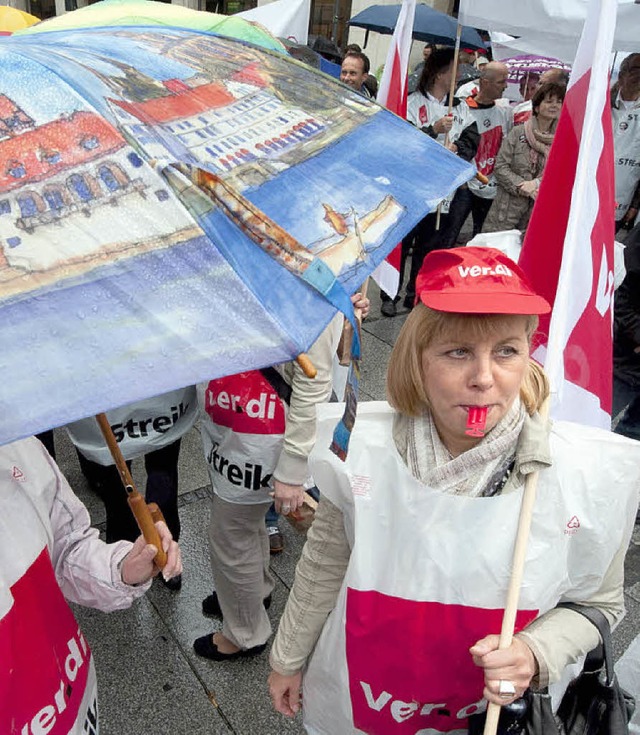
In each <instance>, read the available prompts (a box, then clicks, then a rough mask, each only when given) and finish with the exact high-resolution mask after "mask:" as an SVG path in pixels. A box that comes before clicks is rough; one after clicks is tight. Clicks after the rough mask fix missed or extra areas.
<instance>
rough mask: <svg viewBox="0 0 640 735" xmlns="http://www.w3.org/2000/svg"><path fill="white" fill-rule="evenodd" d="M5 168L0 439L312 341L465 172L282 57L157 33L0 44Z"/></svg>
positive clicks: (392, 120) (386, 117)
mask: <svg viewBox="0 0 640 735" xmlns="http://www.w3.org/2000/svg"><path fill="white" fill-rule="evenodd" d="M0 161H2V162H3V163H2V164H1V165H0V338H1V339H2V340H3V344H5V345H7V344H8V345H16V348H15V349H13V348H12V349H10V350H6V351H5V354H3V355H2V357H0V380H1V381H2V383H3V385H4V386H6V387H7V389H6V390H5V391H3V396H2V399H1V400H0V405H2V407H3V409H4V411H3V416H5V417H13V418H8V419H6V420H5V421H3V424H2V427H1V429H0V442H6V441H10V440H11V439H14V438H17V437H19V436H23V435H26V434H29V433H33V432H35V431H39V430H42V429H45V428H48V427H50V426H57V425H62V424H64V423H67V422H68V421H70V420H73V419H77V418H80V417H83V416H86V415H90V414H92V413H96V412H97V411H100V410H107V409H109V408H111V407H114V406H118V405H122V404H125V403H129V402H132V401H134V400H138V399H141V398H145V397H148V396H150V395H154V394H159V393H161V392H163V391H165V390H170V389H172V388H175V387H180V386H183V385H188V384H191V383H194V382H197V381H200V380H205V379H208V378H212V377H217V376H220V375H224V374H228V373H232V372H237V371H240V370H243V369H249V368H253V367H260V366H264V365H268V364H274V363H277V362H281V361H283V360H286V359H289V358H291V357H292V356H295V355H296V354H298V353H299V352H302V351H304V350H305V349H308V347H309V346H310V344H311V343H312V342H313V341H314V340H315V338H316V337H317V336H318V334H319V332H320V331H321V329H322V328H323V327H324V325H325V324H326V323H327V322H328V321H329V319H330V318H331V316H332V314H333V313H335V308H336V307H337V308H343V309H348V294H349V293H351V292H353V291H354V290H355V289H356V288H357V287H358V285H359V284H360V283H361V282H362V281H363V280H364V278H365V277H366V276H367V274H368V273H369V272H370V271H371V270H372V269H373V268H374V267H375V266H376V265H377V264H378V263H379V262H380V261H381V259H382V258H383V257H384V256H385V255H386V253H388V252H389V250H390V249H391V248H392V247H393V245H394V244H395V243H396V242H398V241H399V240H400V239H401V237H402V236H403V235H404V234H405V233H406V232H407V231H408V230H409V229H411V227H413V226H414V225H415V224H416V222H417V221H418V220H419V219H421V218H422V217H423V216H424V214H426V212H427V211H429V210H430V209H432V208H433V207H434V206H435V204H436V203H437V201H439V200H440V199H441V198H443V197H444V196H445V195H446V194H448V193H449V192H450V191H451V190H452V189H454V188H455V187H456V186H458V185H459V184H460V183H462V182H463V181H465V180H466V179H468V178H469V177H470V175H471V174H472V172H473V171H472V169H471V167H470V166H468V165H467V164H464V163H463V162H461V161H459V160H458V159H456V158H455V157H454V156H452V155H450V154H449V153H447V152H446V151H444V150H443V149H442V148H441V147H440V146H438V145H436V144H435V143H433V141H431V140H430V139H429V138H428V137H427V136H425V135H424V134H422V133H419V132H418V131H416V130H415V129H413V128H412V127H411V126H409V125H408V124H407V123H405V122H404V121H402V120H400V119H398V118H396V117H395V116H394V115H392V114H390V113H388V112H387V111H386V110H383V109H382V108H380V107H378V106H377V105H375V104H374V103H371V102H369V101H368V100H365V99H364V98H363V97H361V96H360V95H358V94H356V93H354V92H353V91H351V90H349V89H347V88H345V87H344V86H342V85H341V84H339V83H338V82H335V81H333V80H331V79H329V78H328V77H326V76H324V75H321V74H319V73H317V72H315V71H314V70H311V69H308V68H307V67H304V66H303V65H302V64H299V63H297V62H295V61H292V60H290V59H288V58H287V57H285V56H282V55H280V54H277V53H270V52H266V51H265V50H263V49H259V48H256V47H253V46H251V45H248V44H243V43H241V42H237V41H232V40H230V39H224V38H218V37H216V36H213V35H211V34H203V33H197V32H192V31H178V30H173V29H170V30H167V29H158V28H137V29H129V28H124V29H123V28H118V29H110V30H106V29H98V30H75V31H66V32H56V33H48V34H46V35H45V34H42V35H41V36H37V35H32V36H25V37H22V38H18V37H11V38H8V39H6V40H3V43H2V44H1V45H0ZM320 292H322V293H320Z"/></svg>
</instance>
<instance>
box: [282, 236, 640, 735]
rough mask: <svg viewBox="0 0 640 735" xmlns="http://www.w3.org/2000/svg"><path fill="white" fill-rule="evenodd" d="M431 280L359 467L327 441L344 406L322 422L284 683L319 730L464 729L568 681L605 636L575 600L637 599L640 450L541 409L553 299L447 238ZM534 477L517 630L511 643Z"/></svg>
mask: <svg viewBox="0 0 640 735" xmlns="http://www.w3.org/2000/svg"><path fill="white" fill-rule="evenodd" d="M417 285H418V295H419V298H420V303H419V304H418V305H417V306H416V307H415V308H414V310H413V311H412V313H411V314H410V316H409V317H408V318H407V321H406V322H405V325H404V327H403V329H402V332H401V333H400V336H399V337H398V340H397V342H396V344H395V347H394V350H393V352H392V355H391V358H390V362H389V369H388V377H387V386H388V393H389V398H390V402H391V404H392V406H394V409H392V408H391V407H389V405H387V404H384V403H365V404H361V405H360V406H359V411H358V419H357V421H356V423H355V428H354V432H353V435H352V438H351V444H350V449H349V455H348V457H347V459H346V462H342V461H341V460H340V459H338V458H337V457H335V456H334V455H333V454H332V453H331V452H330V451H329V450H328V449H327V447H328V445H329V438H330V436H331V433H332V431H333V425H334V424H335V421H336V418H337V417H338V415H339V411H336V410H335V409H334V410H333V412H331V411H330V409H331V407H330V406H329V407H327V408H328V409H329V410H328V411H326V414H327V415H324V416H323V415H321V416H320V418H319V428H318V439H317V442H316V450H315V451H314V454H313V455H312V458H311V470H312V472H313V476H314V479H315V480H316V483H317V485H318V487H319V488H320V490H321V493H322V499H321V502H320V506H319V508H318V511H317V514H316V518H315V521H314V524H313V526H312V527H311V529H310V531H309V535H308V538H307V543H306V545H305V548H304V549H303V552H302V556H301V559H300V562H299V563H298V567H297V569H296V578H295V581H294V584H293V587H292V590H291V594H290V596H289V600H288V602H287V606H286V608H285V611H284V614H283V616H282V619H281V622H280V627H279V630H278V633H277V635H276V638H275V641H274V644H273V648H272V651H271V666H272V669H273V671H272V673H271V676H270V679H269V685H270V690H271V696H272V699H273V702H274V706H275V708H276V709H277V710H278V711H280V712H282V713H283V714H285V715H287V716H293V715H294V714H295V713H296V712H297V711H298V710H299V709H300V707H301V702H302V707H303V713H304V724H305V728H306V731H307V732H308V733H309V734H310V735H335V734H336V733H340V735H356V733H363V732H366V733H368V735H395V734H396V733H398V734H400V733H406V732H412V733H418V732H420V733H429V734H430V735H437V733H456V734H462V733H466V732H467V730H468V718H469V716H471V715H474V714H477V713H478V712H481V711H482V710H483V709H484V707H485V703H486V702H487V701H489V702H493V703H497V704H501V705H503V704H507V703H509V704H510V703H512V702H513V701H514V700H515V698H518V697H521V696H522V694H523V692H524V691H525V690H526V689H527V688H528V687H534V688H541V687H546V686H547V685H548V684H550V683H552V684H553V683H554V682H558V681H559V680H560V678H561V677H562V675H563V674H564V673H565V669H566V667H567V665H568V664H571V663H573V662H575V661H577V660H578V659H579V658H580V656H581V655H582V654H584V653H585V652H587V651H589V650H590V649H592V648H594V647H595V646H596V645H597V643H598V641H599V636H598V633H597V631H596V629H595V628H594V627H593V626H592V625H591V623H589V622H588V621H587V620H586V619H585V618H584V617H583V616H581V615H579V614H578V613H576V612H575V611H573V610H569V609H565V608H558V607H556V606H557V604H558V603H559V602H562V601H567V602H577V603H581V604H583V605H589V606H593V607H596V608H598V609H599V610H601V611H602V612H603V613H604V615H605V616H606V617H607V619H608V620H609V621H610V622H612V623H613V622H615V621H617V620H619V619H620V617H621V615H622V613H623V610H624V601H623V566H624V556H625V552H626V549H627V545H628V542H629V538H630V534H631V529H632V525H633V518H634V515H635V508H636V506H637V503H638V486H639V481H640V445H639V444H638V443H637V442H632V441H630V440H628V439H626V438H624V437H619V436H616V435H614V434H610V433H607V432H604V431H601V430H597V429H592V428H588V427H583V426H579V425H574V424H568V423H562V422H558V423H554V424H553V425H550V424H549V423H548V422H546V421H544V420H543V419H541V417H540V415H539V413H538V411H539V408H540V406H541V404H542V402H543V400H544V398H545V396H546V395H547V394H548V387H547V382H546V378H545V376H544V373H543V371H542V369H541V368H540V367H538V366H536V365H535V364H534V363H533V362H532V361H531V360H530V357H529V354H530V345H531V339H532V336H533V334H534V332H535V329H536V327H537V322H538V319H537V316H536V315H537V314H542V313H546V312H548V311H549V305H548V304H547V302H546V301H545V300H544V299H543V298H542V297H540V296H538V295H537V294H536V293H535V292H533V290H532V289H531V287H530V286H529V284H528V283H527V281H526V278H525V276H524V274H523V273H522V271H521V270H520V269H519V268H518V266H517V265H516V264H515V263H514V262H513V261H511V260H510V259H509V258H507V257H506V256H505V255H504V254H502V253H501V252H499V251H497V250H494V249H492V248H476V247H466V248H454V249H451V250H446V251H434V252H432V253H430V254H428V255H427V257H426V258H425V262H424V266H423V270H422V272H421V274H420V276H419V279H418V284H417ZM331 414H332V415H331ZM536 471H537V472H539V482H538V491H537V498H536V502H535V507H534V511H533V521H532V529H531V536H530V539H529V543H528V547H527V555H526V564H525V576H524V582H523V585H522V587H521V590H520V599H519V605H518V608H519V610H518V612H517V614H516V626H515V627H516V635H515V637H514V640H513V642H512V644H511V645H510V646H509V648H506V649H504V650H498V642H499V636H498V635H497V634H498V633H499V631H500V627H501V619H502V609H503V607H504V605H505V600H506V597H507V589H508V585H509V578H510V570H511V558H512V553H513V547H514V540H515V536H516V529H517V525H518V516H519V510H520V505H521V499H522V488H523V484H524V481H525V478H526V477H527V476H529V475H530V474H531V473H532V472H536ZM302 686H304V693H303V699H302V700H301V699H300V693H301V688H302ZM409 721H410V723H411V724H410V726H409V730H407V727H408V722H409Z"/></svg>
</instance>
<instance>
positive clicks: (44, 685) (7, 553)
mask: <svg viewBox="0 0 640 735" xmlns="http://www.w3.org/2000/svg"><path fill="white" fill-rule="evenodd" d="M31 441H32V442H33V444H35V443H36V442H35V441H33V440H31ZM25 445H27V446H28V444H27V443H26V442H19V443H17V444H16V445H11V446H10V447H3V450H2V451H3V453H2V456H1V457H0V508H1V512H0V732H1V733H3V735H44V734H45V733H46V734H47V735H81V734H82V735H95V733H97V732H98V730H97V727H98V725H97V715H98V712H97V701H96V677H95V671H94V667H93V661H92V658H91V652H90V650H89V647H88V646H87V643H86V641H85V640H84V638H83V636H82V633H81V632H80V630H79V628H78V623H77V622H76V620H75V618H74V617H73V613H72V612H71V610H70V609H69V606H68V605H67V602H66V600H65V599H64V597H63V596H62V592H61V591H60V587H59V585H58V582H57V580H56V578H55V575H54V571H53V566H52V562H51V558H50V556H49V548H48V543H49V542H52V539H50V538H49V532H51V531H50V528H48V526H47V524H48V522H49V517H48V514H47V515H46V518H45V519H44V521H41V520H40V516H39V514H40V513H41V512H43V511H44V512H46V510H45V506H44V504H43V503H41V502H40V497H41V494H40V493H39V494H37V495H32V494H31V492H30V490H31V488H30V487H29V485H30V483H33V481H34V478H35V477H36V476H39V477H41V476H42V475H41V473H39V472H38V467H37V462H33V454H28V453H24V452H22V451H21V450H19V451H15V452H13V451H11V447H20V448H22V447H23V446H25ZM40 449H42V448H41V447H40ZM29 460H31V462H29ZM27 462H29V463H28V464H27ZM42 494H44V493H42Z"/></svg>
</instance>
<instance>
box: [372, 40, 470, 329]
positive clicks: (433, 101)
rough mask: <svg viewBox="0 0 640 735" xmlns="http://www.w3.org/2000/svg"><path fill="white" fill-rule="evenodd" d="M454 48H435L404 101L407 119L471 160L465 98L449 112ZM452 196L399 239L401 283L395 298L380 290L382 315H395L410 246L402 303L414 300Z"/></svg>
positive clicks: (468, 113) (468, 117) (454, 103)
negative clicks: (419, 275) (427, 256)
mask: <svg viewBox="0 0 640 735" xmlns="http://www.w3.org/2000/svg"><path fill="white" fill-rule="evenodd" d="M453 62H454V52H453V49H450V48H441V49H436V50H435V51H434V52H433V53H432V54H431V55H430V56H429V58H428V59H427V61H426V62H425V64H424V68H423V70H422V75H421V77H420V82H419V84H418V89H417V90H416V91H415V92H414V93H413V94H411V95H409V99H408V101H407V120H408V121H409V122H410V123H411V124H412V125H415V126H416V127H417V128H418V129H419V130H422V132H423V133H426V134H427V135H428V136H429V137H431V138H433V139H434V140H436V141H438V143H440V144H441V145H445V144H446V145H447V148H448V149H449V150H450V151H451V152H452V153H455V154H456V155H457V156H460V158H462V159H463V160H465V161H470V160H471V159H472V158H473V157H474V156H475V154H476V151H477V150H478V142H479V140H480V136H479V134H478V127H477V125H476V123H475V120H474V119H473V116H472V115H471V113H470V112H469V108H468V107H467V104H466V102H463V101H462V100H459V99H454V100H453V101H452V106H451V114H449V92H450V90H451V77H452V75H453V74H455V68H454V65H453ZM450 204H451V197H447V199H445V200H443V201H442V202H441V203H440V205H439V207H438V212H437V213H436V212H431V213H430V214H427V215H426V216H425V217H424V218H423V219H422V220H421V221H420V222H419V223H418V224H417V225H416V226H415V227H414V228H413V230H412V231H411V232H410V233H409V234H408V235H406V236H405V237H404V239H403V240H402V261H401V264H400V283H399V284H398V295H397V296H396V297H395V299H392V298H391V297H390V296H388V295H387V294H385V292H384V291H382V290H381V291H380V298H381V301H382V305H381V307H380V311H381V313H382V314H383V315H384V316H395V314H396V303H397V301H398V300H399V299H400V291H401V289H402V282H403V279H404V270H405V267H404V264H405V261H406V258H407V256H408V253H409V250H410V249H411V269H410V272H409V279H408V282H407V288H406V295H405V297H404V306H405V307H406V308H408V309H412V308H413V305H414V303H415V300H416V277H417V275H418V271H419V270H420V266H421V265H422V261H423V260H424V256H425V255H426V254H427V253H428V252H429V250H434V249H435V248H437V247H438V245H437V240H438V238H437V234H438V233H437V230H438V228H444V227H446V220H447V213H448V212H449V205H450Z"/></svg>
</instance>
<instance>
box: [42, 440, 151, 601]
mask: <svg viewBox="0 0 640 735" xmlns="http://www.w3.org/2000/svg"><path fill="white" fill-rule="evenodd" d="M38 444H39V443H38ZM40 450H41V452H42V454H43V455H44V456H43V458H42V459H44V461H45V462H46V463H47V464H48V465H49V467H48V472H47V474H46V475H43V480H44V481H45V482H46V483H47V484H48V485H49V487H48V488H47V490H48V491H49V492H48V493H47V495H48V496H50V497H51V498H52V501H51V506H50V511H49V519H50V523H51V530H52V533H53V544H52V551H51V560H52V563H53V568H54V571H55V575H56V579H57V581H58V584H59V585H60V588H61V590H62V593H63V595H64V596H65V597H66V598H67V599H68V600H70V601H71V602H77V603H79V604H80V605H85V606H86V607H94V608H97V609H99V610H103V611H104V612H109V611H111V610H121V609H124V608H127V607H129V606H130V605H131V603H132V602H133V601H134V600H135V599H136V598H137V597H140V596H141V595H142V594H144V593H145V592H146V590H147V589H148V588H149V586H150V584H151V583H150V582H148V583H146V584H145V585H140V586H136V587H131V586H129V585H126V584H124V583H123V582H122V577H121V574H120V564H121V562H122V560H123V559H124V557H125V556H126V555H127V554H128V553H129V551H130V549H131V547H132V544H131V543H130V542H129V541H118V542H116V543H114V544H106V543H105V542H104V541H101V540H100V539H99V537H98V531H97V529H95V528H91V520H90V518H89V513H88V512H87V509H86V508H85V506H84V505H83V504H82V502H81V501H80V500H79V499H78V498H77V497H76V496H75V495H74V493H73V491H72V490H71V488H70V487H69V483H68V482H67V480H66V479H65V477H64V476H63V475H62V473H61V472H60V470H59V469H58V466H57V465H56V464H55V462H54V461H53V460H52V459H51V458H50V457H49V455H48V454H47V452H46V450H45V449H44V447H42V445H40ZM41 463H42V460H41V461H40V462H38V464H39V465H41ZM45 471H46V470H45ZM123 492H124V490H123Z"/></svg>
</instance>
